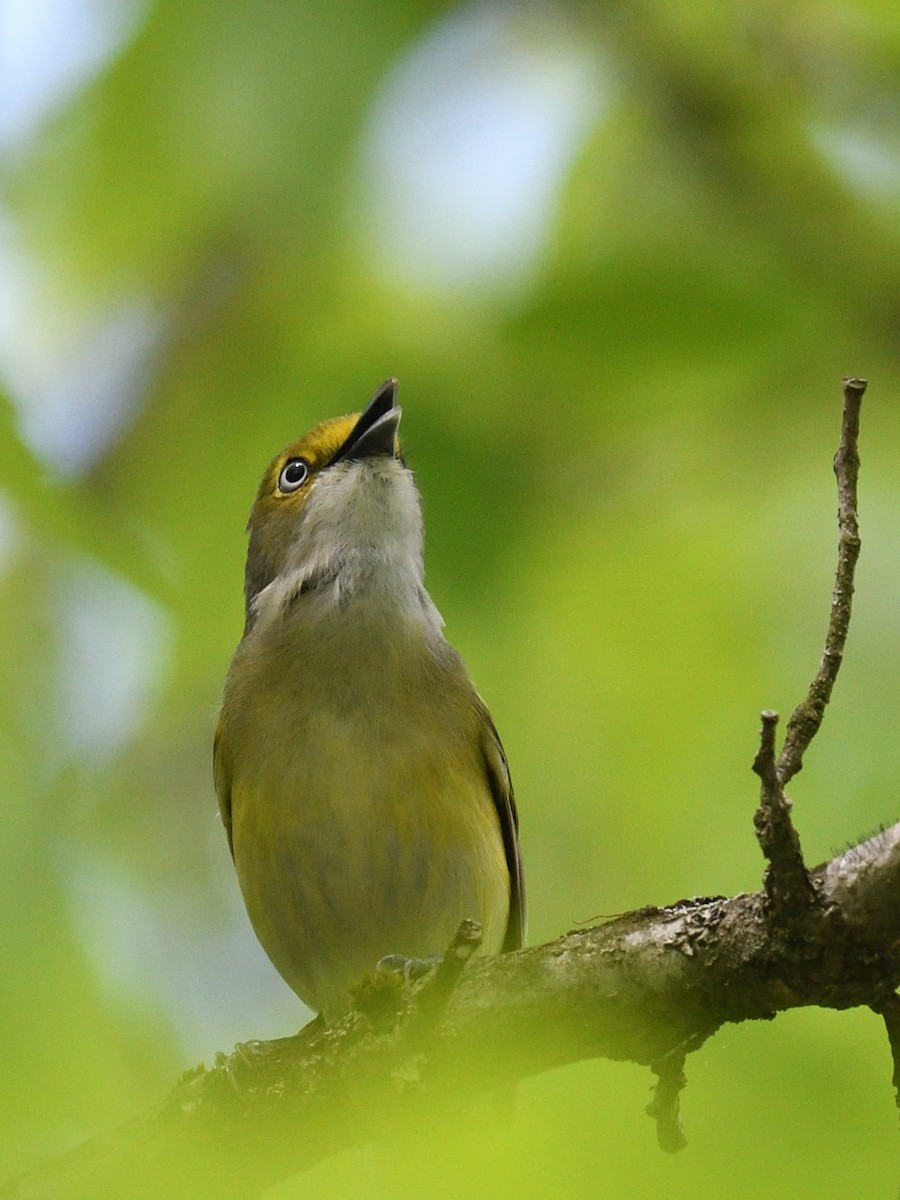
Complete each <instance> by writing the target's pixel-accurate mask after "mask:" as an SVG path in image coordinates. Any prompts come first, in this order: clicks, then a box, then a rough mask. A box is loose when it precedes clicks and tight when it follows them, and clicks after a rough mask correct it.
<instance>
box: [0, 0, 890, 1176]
mask: <svg viewBox="0 0 900 1200" xmlns="http://www.w3.org/2000/svg"><path fill="white" fill-rule="evenodd" d="M898 83H900V19H898V16H897V10H896V6H895V5H894V4H889V3H886V2H879V0H834V2H833V3H829V2H828V0H809V2H801V3H798V4H794V5H785V4H784V3H777V4H776V3H770V2H768V0H761V2H759V3H753V4H746V3H745V4H739V3H737V4H736V3H729V2H728V0H680V2H678V0H673V2H669V3H665V2H663V3H649V2H646V3H641V2H636V3H628V4H626V3H610V4H606V5H598V4H583V3H578V2H577V0H572V2H571V3H564V2H559V3H555V4H554V3H534V4H532V3H517V4H507V5H504V4H500V3H490V2H481V3H475V4H459V5H455V4H435V3H412V4H411V3H399V2H397V0H380V2H379V3H377V4H376V3H364V2H362V0H356V2H354V0H336V2H334V3H331V4H318V3H311V2H309V0H298V2H296V3H287V2H285V0H281V2H276V0H272V2H266V3H257V4H249V3H246V2H244V3H238V2H236V0H224V2H223V0H219V3H212V0H178V2H177V3H176V2H174V0H158V2H154V0H4V3H3V6H2V9H0V149H2V156H3V162H2V187H0V383H2V387H3V389H4V391H5V397H6V398H5V400H3V401H2V402H0V416H2V421H3V431H2V437H0V672H2V683H3V686H2V689H0V789H2V791H0V796H2V806H3V808H2V814H3V826H4V828H3V836H2V838H0V856H2V905H0V946H2V952H3V962H2V964H0V970H2V979H3V984H2V986H0V1014H2V1022H3V1027H4V1029H5V1034H6V1036H5V1038H4V1052H3V1071H2V1075H3V1085H2V1089H0V1106H2V1129H0V1151H2V1154H0V1158H2V1162H0V1167H2V1173H3V1174H7V1173H9V1172H12V1171H15V1170H19V1169H22V1168H24V1167H26V1166H28V1165H29V1164H30V1163H32V1162H33V1161H35V1159H37V1158H38V1157H40V1156H42V1155H47V1154H51V1153H54V1152H57V1151H59V1150H62V1149H64V1148H65V1147H67V1146H69V1145H71V1144H73V1143H74V1142H77V1141H78V1140H79V1139H81V1138H82V1137H84V1136H87V1135H89V1134H90V1133H91V1132H93V1131H97V1130H102V1129H105V1128H107V1127H109V1126H111V1125H114V1124H115V1123H117V1122H120V1121H123V1120H125V1119H127V1118H128V1117H129V1116H130V1115H132V1114H134V1113H136V1112H138V1111H140V1110H142V1109H143V1108H145V1107H147V1106H149V1105H151V1104H152V1103H154V1102H155V1101H157V1100H158V1099H159V1098H161V1097H162V1096H163V1095H164V1094H165V1092H166V1090H167V1088H168V1087H169V1085H170V1084H171V1083H172V1082H173V1080H174V1078H175V1076H176V1075H177V1073H178V1072H179V1071H180V1070H181V1069H182V1068H183V1067H185V1066H187V1065H190V1064H193V1063H195V1062H197V1061H201V1060H205V1061H207V1062H208V1061H209V1060H210V1058H211V1056H212V1054H213V1053H214V1052H215V1051H216V1050H217V1049H220V1048H226V1049H227V1048H230V1046H231V1045H232V1044H233V1043H234V1042H235V1041H237V1040H240V1039H246V1038H251V1037H267V1036H274V1035H278V1034H282V1033H287V1032H290V1031H291V1030H293V1029H295V1028H296V1027H297V1026H298V1025H299V1023H300V1022H301V1020H302V1019H303V1013H302V1011H301V1009H300V1006H299V1003H298V1002H297V1001H296V1000H295V999H294V998H293V996H292V995H291V994H290V993H289V992H288V990H287V989H286V987H285V986H284V985H283V984H282V983H281V981H280V980H279V979H278V977H277V976H276V975H275V973H274V971H273V969H272V968H271V967H270V966H269V965H268V963H267V961H266V960H265V958H264V956H263V955H262V952H261V951H260V950H259V949H258V947H257V946H256V944H255V942H254V939H253V936H252V934H251V932H250V929H249V926H248V924H247V921H246V918H245V916H244V913H243V910H242V906H241V902H240V898H239V895H238V891H237V887H236V884H235V881H234V879H233V875H232V869H231V863H230V860H229V856H228V852H227V849H226V846H225V842H224V837H223V835H222V831H221V828H220V826H219V824H218V821H217V819H216V815H215V811H216V805H215V800H214V796H213V792H212V786H211V780H210V757H211V751H210V746H211V740H212V731H213V727H214V722H215V710H216V703H217V697H218V693H219V688H220V686H221V681H222V678H223V675H224V672H225V669H226V666H227V663H228V660H229V656H230V654H231V651H232V649H233V646H234V644H235V642H236V640H237V638H238V636H239V633H240V628H241V620H242V604H241V573H242V568H243V555H244V536H243V526H244V522H245V519H246V514H247V511H248V509H249V505H250V501H251V498H252V495H253V493H254V490H255V487H256V484H257V481H258V477H259V474H260V473H261V471H262V468H263V467H264V465H265V463H266V462H267V461H268V459H269V458H270V457H271V455H272V454H273V453H275V452H276V451H277V450H278V449H280V448H281V446H282V445H283V444H284V443H286V442H287V441H288V440H290V439H292V438H294V437H296V436H298V435H299V434H300V433H302V432H303V431H304V430H305V429H306V428H307V427H308V426H309V425H311V424H313V423H314V422H316V421H318V420H320V419H322V418H324V417H327V416H332V415H335V414H337V413H340V412H345V411H351V410H353V409H356V408H359V407H360V406H362V405H363V404H364V403H365V402H366V400H367V399H368V397H369V395H370V394H371V393H372V391H373V390H374V388H375V387H376V386H377V385H378V384H379V383H380V382H381V381H382V380H383V379H384V378H385V377H387V376H388V375H397V376H398V377H399V379H400V381H401V400H402V403H403V404H404V406H405V409H406V417H405V420H404V435H405V442H406V450H407V455H408V458H409V460H410V462H411V464H412V466H413V467H414V469H415V470H416V473H417V476H418V480H419V483H420V486H421V490H422V492H423V495H424V505H425V513H426V521H427V528H428V543H427V552H428V581H429V586H430V590H431V592H432V594H433V596H434V598H435V600H436V602H437V604H438V606H439V608H440V609H441V610H442V612H443V614H444V616H445V617H446V619H447V629H448V634H449V637H450V639H451V640H452V641H453V643H454V644H455V645H456V646H457V648H458V649H459V650H460V651H461V652H462V653H463V655H464V657H465V658H466V660H467V661H468V663H469V666H470V669H471V671H472V673H473V675H474V677H475V679H476V681H477V682H478V685H479V688H480V690H481V691H482V692H483V694H484V696H485V697H486V699H487V701H488V703H489V705H490V707H491V710H492V713H493V715H494V718H495V720H496V722H497V725H498V727H499V729H500V731H501V733H502V735H503V739H504V742H505V745H506V749H507V752H508V755H509V759H510V763H511V766H512V771H513V777H514V780H515V783H516V787H517V793H518V797H519V807H520V812H521V819H522V841H523V846H524V853H525V857H526V864H527V870H528V882H529V889H530V902H531V903H530V908H531V928H530V939H531V940H532V941H533V942H540V941H542V940H546V939H549V938H552V937H554V936H556V935H557V934H559V933H560V932H563V931H564V930H566V929H568V928H570V927H572V926H573V925H574V924H575V923H577V922H580V921H587V920H590V919H591V918H593V917H595V916H597V915H598V914H609V913H614V912H619V911H622V910H625V909H628V908H632V907H635V906H638V905H642V904H647V903H665V902H668V901H673V900H676V899H678V898H680V897H683V896H689V895H695V894H711V893H717V892H724V893H733V892H736V891H739V890H742V889H744V890H750V889H755V888H756V887H757V886H759V882H760V876H761V868H762V863H761V859H760V855H759V851H758V849H757V846H756V844H755V841H754V837H753V830H752V823H751V818H752V813H753V809H754V807H755V802H756V787H755V779H754V777H753V776H752V775H751V773H750V770H749V764H750V761H751V759H752V757H753V753H754V751H755V748H756V735H757V724H758V713H759V710H760V709H761V708H763V707H775V708H778V709H780V710H781V711H782V712H783V713H785V714H786V712H787V711H788V710H789V709H790V708H791V706H792V705H793V704H794V703H795V702H796V701H797V700H798V699H799V697H800V696H801V694H802V692H803V690H804V688H805V686H806V684H807V682H808V679H809V677H810V675H811V673H812V671H813V670H814V668H815V665H816V663H817V661H818V656H819V653H820V649H821V644H822V638H823V632H824V624H825V620H826V617H827V612H828V604H829V596H830V588H831V577H832V571H833V563H834V553H835V542H836V529H835V522H834V512H835V497H834V485H833V479H832V476H831V467H830V464H831V456H832V453H833V451H834V448H835V445H836V441H837V434H838V428H839V414H840V379H841V376H842V375H845V374H860V375H864V376H866V377H867V378H869V380H870V390H869V393H868V394H867V396H866V400H865V405H864V429H863V436H862V453H863V475H862V503H861V509H862V513H861V515H862V523H863V524H862V528H863V538H864V549H863V557H862V560H861V564H860V571H859V584H858V591H857V611H856V615H855V618H854V622H853V628H852V632H851V637H850V642H849V655H848V660H847V662H846V665H845V668H844V672H843V674H842V676H841V679H840V682H839V685H838V688H837V693H836V697H835V701H834V704H833V706H832V707H831V708H830V709H829V712H828V716H827V719H826V722H825V726H824V728H823V731H822V734H821V737H820V739H819V740H818V741H817V742H816V744H815V746H814V749H813V751H812V752H811V754H810V756H809V759H808V765H807V767H806V769H805V770H804V772H803V775H802V776H801V777H800V778H798V779H797V780H796V781H795V783H794V785H793V790H792V795H793V797H794V799H795V802H796V815H797V821H798V825H799V828H800V831H801V835H802V838H803V843H804V847H805V850H806V852H807V855H808V858H809V859H810V860H811V861H819V860H821V859H823V858H825V857H827V856H828V855H829V854H830V853H831V852H832V851H833V850H835V849H836V848H838V847H840V846H841V845H843V844H845V843H847V842H848V841H850V840H855V839H857V838H858V837H860V836H862V835H864V834H866V833H868V832H870V831H871V830H872V829H873V828H874V827H875V826H876V825H877V824H878V823H879V822H882V821H884V822H890V821H892V820H894V819H896V818H897V816H898V811H897V799H896V795H897V780H898V777H900V740H898V738H897V735H896V730H897V720H898V714H900V695H898V689H897V680H898V668H900V611H898V604H897V596H898V592H900V536H898V516H900V439H898V437H897V420H898V405H897V398H896V397H897V393H898V383H900V379H898V376H900V367H898V342H900V270H898V262H900V259H898V252H900V221H898V217H900V135H898V130H900V89H898ZM688 1073H689V1086H688V1089H687V1092H686V1094H685V1098H684V1112H685V1117H686V1121H687V1132H688V1136H689V1139H690V1144H689V1146H688V1148H687V1150H686V1151H685V1152H684V1153H683V1154H681V1155H679V1156H677V1157H676V1158H674V1159H673V1158H667V1157H665V1156H663V1155H662V1154H661V1153H660V1152H658V1151H657V1149H656V1147H655V1142H654V1131H653V1127H652V1125H651V1123H650V1122H649V1121H648V1120H647V1118H646V1117H645V1116H644V1115H643V1107H644V1105H645V1103H646V1102H647V1100H648V1097H649V1086H650V1083H651V1078H650V1075H649V1073H648V1072H647V1071H645V1070H642V1069H639V1068H637V1067H634V1066H629V1065H623V1064H611V1063H607V1062H596V1063H585V1064H580V1065H578V1066H577V1067H573V1068H570V1069H566V1070H560V1071H558V1072H555V1073H553V1074H551V1075H548V1076H546V1077H543V1078H540V1079H536V1080H533V1081H531V1082H529V1083H528V1084H527V1085H526V1086H524V1087H523V1089H522V1092H521V1098H520V1103H519V1111H518V1115H517V1118H516V1120H515V1122H514V1125H513V1127H512V1128H511V1129H510V1130H509V1131H508V1132H507V1133H506V1134H505V1135H504V1137H503V1138H502V1140H501V1139H500V1138H498V1137H497V1136H496V1135H492V1134H488V1133H478V1134H476V1135H473V1131H472V1130H473V1127H472V1124H471V1123H468V1122H466V1121H463V1122H461V1125H460V1128H459V1129H457V1130H455V1131H454V1130H446V1129H442V1130H441V1131H439V1133H438V1134H437V1135H436V1139H435V1145H434V1146H433V1147H431V1148H430V1150H429V1152H428V1155H427V1156H423V1157H427V1158H428V1160H429V1166H428V1169H427V1171H426V1172H425V1174H424V1175H423V1177H422V1179H420V1180H419V1185H418V1187H417V1186H416V1185H415V1183H410V1184H409V1185H408V1189H407V1185H403V1187H401V1185H400V1184H399V1183H397V1184H396V1185H395V1188H394V1190H395V1191H397V1192H398V1193H399V1192H401V1191H402V1192H403V1194H406V1190H408V1191H409V1194H417V1195H422V1196H431V1195H434V1196H444V1195H446V1196H482V1195H492V1194H494V1192H495V1191H496V1190H497V1188H498V1187H502V1188H503V1192H504V1194H506V1195H510V1194H517V1195H519V1196H522V1197H544V1196H556V1195H571V1196H594V1195H598V1194H599V1195H603V1196H606V1197H611V1198H614V1197H633V1196H634V1197H642V1196H647V1195H655V1194H660V1193H662V1192H663V1191H664V1192H665V1194H666V1195H668V1196H670V1197H692V1198H695V1197H702V1196H706V1195H727V1196H733V1197H748V1198H749V1197H759V1196H766V1197H781V1196H792V1197H793V1196H807V1195H810V1196H811V1195H814V1194H816V1195H822V1196H835V1197H838V1196H850V1195H853V1196H854V1197H862V1198H868V1197H876V1196H878V1197H881V1196H885V1195H888V1194H891V1195H893V1194H894V1191H893V1189H894V1187H895V1181H896V1152H897V1141H898V1135H897V1130H896V1125H897V1120H896V1112H895V1110H894V1107H893V1098H892V1093H891V1087H890V1073H891V1071H890V1063H889V1056H888V1051H887V1047H886V1043H885V1038H884V1035H883V1031H882V1029H881V1027H880V1023H879V1021H878V1020H877V1019H876V1018H875V1017H874V1016H872V1015H871V1014H869V1013H867V1012H862V1011H860V1012H852V1013H849V1014H835V1013H827V1012H818V1011H801V1012H796V1013H792V1014H789V1015H788V1016H785V1017H781V1018H779V1019H778V1020H777V1021H776V1022H775V1023H774V1024H755V1025H747V1026H743V1027H740V1028H729V1029H726V1030H725V1031H723V1033H722V1034H721V1035H720V1036H719V1037H717V1038H716V1039H715V1040H714V1041H713V1042H712V1043H710V1044H709V1045H708V1046H707V1047H705V1048H704V1049H703V1050H702V1051H701V1052H700V1053H698V1054H696V1055H694V1056H693V1058H692V1059H690V1060H689V1063H688ZM371 1184H372V1180H371V1172H370V1169H369V1166H368V1165H367V1162H366V1160H365V1156H361V1155H359V1154H358V1153H350V1154H347V1155H343V1156H340V1157H338V1158H336V1159H334V1160H332V1161H330V1162H328V1163H326V1164H323V1165H322V1166H321V1167H319V1168H317V1169H316V1170H315V1171H314V1172H313V1174H312V1175H311V1176H309V1177H308V1178H307V1179H306V1180H304V1181H302V1182H299V1183H292V1184H290V1185H285V1186H284V1187H282V1188H280V1189H278V1190H277V1195H278V1196H280V1197H285V1198H287V1197H292V1196H294V1195H298V1196H299V1195H304V1196H307V1195H311V1196H323V1197H326V1196H327V1197H341V1196H349V1195H355V1194H359V1191H360V1189H362V1190H363V1192H364V1193H365V1192H366V1191H367V1189H370V1186H371ZM405 1189H406V1190H405ZM390 1190H391V1189H390V1188H388V1189H387V1192H386V1194H389V1193H390ZM273 1194H275V1193H273Z"/></svg>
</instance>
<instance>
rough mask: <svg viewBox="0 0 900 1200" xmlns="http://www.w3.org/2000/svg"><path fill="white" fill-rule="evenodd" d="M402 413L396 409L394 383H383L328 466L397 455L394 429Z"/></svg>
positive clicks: (395, 382)
mask: <svg viewBox="0 0 900 1200" xmlns="http://www.w3.org/2000/svg"><path fill="white" fill-rule="evenodd" d="M402 414H403V409H402V408H398V407H397V380H396V379H389V380H388V381H387V382H386V383H383V384H382V385H381V387H380V388H379V389H378V391H377V392H376V393H375V395H374V396H373V397H372V399H371V400H370V401H369V404H368V407H367V408H366V410H365V412H364V413H362V414H361V415H360V418H359V420H358V421H357V422H356V424H355V425H354V426H353V429H352V430H351V431H350V436H349V437H348V438H347V440H346V441H345V442H344V444H343V445H342V446H341V447H340V448H339V450H338V451H337V453H336V454H335V455H334V457H333V458H332V460H331V462H330V463H329V464H328V465H329V466H332V465H333V464H334V463H338V462H357V461H358V460H359V459H361V458H372V457H375V456H376V455H380V454H381V455H386V456H394V455H395V454H396V453H397V426H398V425H399V424H400V417H401V416H402Z"/></svg>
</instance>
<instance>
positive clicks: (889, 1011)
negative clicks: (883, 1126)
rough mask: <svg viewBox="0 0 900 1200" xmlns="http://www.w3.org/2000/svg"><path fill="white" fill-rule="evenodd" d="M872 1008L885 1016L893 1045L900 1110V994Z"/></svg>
mask: <svg viewBox="0 0 900 1200" xmlns="http://www.w3.org/2000/svg"><path fill="white" fill-rule="evenodd" d="M872 1008H873V1009H874V1010H875V1012H877V1013H880V1014H881V1016H882V1017H883V1018H884V1027H885V1029H886V1030H887V1035H888V1043H889V1044H890V1047H891V1061H892V1063H893V1066H894V1072H893V1075H892V1077H891V1083H892V1084H893V1085H894V1100H895V1102H896V1104H897V1110H898V1112H900V996H898V995H897V994H896V992H891V994H890V995H889V996H887V997H886V998H885V999H884V1000H882V1001H881V1002H880V1003H879V1004H873V1005H872Z"/></svg>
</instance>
